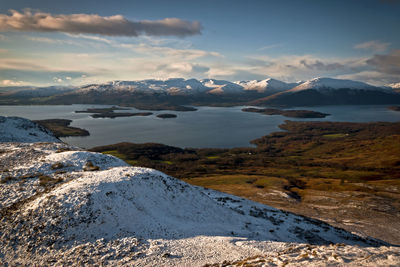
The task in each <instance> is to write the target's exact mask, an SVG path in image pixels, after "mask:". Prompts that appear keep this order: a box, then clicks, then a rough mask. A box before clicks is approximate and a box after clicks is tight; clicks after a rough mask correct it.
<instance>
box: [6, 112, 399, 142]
mask: <svg viewBox="0 0 400 267" xmlns="http://www.w3.org/2000/svg"><path fill="white" fill-rule="evenodd" d="M102 107H111V106H109V105H67V106H0V115H3V116H19V117H25V118H28V119H32V120H40V119H52V118H60V119H71V120H73V122H72V124H71V126H75V127H80V128H84V129H87V130H88V131H89V132H90V136H87V137H66V138H62V140H63V141H65V142H67V143H69V144H72V145H77V146H79V147H83V148H90V147H94V146H100V145H107V144H114V143H118V142H134V143H146V142H155V143H162V144H166V145H172V146H178V147H196V148H200V147H218V148H231V147H246V146H250V144H249V141H250V140H253V139H256V138H259V137H261V136H264V135H266V134H269V133H271V132H275V131H279V130H280V129H279V127H278V125H279V124H282V123H283V122H284V121H285V120H294V121H299V120H302V121H351V122H372V121H391V122H395V121H400V112H396V111H392V110H388V109H387V107H386V106H321V107H312V108H310V107H303V108H299V107H297V108H296V109H307V110H314V111H320V112H324V113H329V114H331V116H328V117H326V118H322V119H321V118H318V119H294V118H287V117H283V116H281V115H261V114H258V113H251V112H242V111H241V109H242V108H243V107H197V108H198V110H197V111H193V112H178V111H155V112H154V111H152V112H153V113H154V115H151V116H146V117H141V116H136V117H120V118H114V119H110V118H97V119H94V118H92V117H90V114H87V113H75V111H76V110H85V109H87V108H102ZM120 112H143V111H141V110H137V109H134V108H132V109H131V110H129V111H126V110H124V111H120ZM161 113H173V114H176V115H177V116H178V117H177V118H172V119H161V118H157V117H156V115H157V114H161Z"/></svg>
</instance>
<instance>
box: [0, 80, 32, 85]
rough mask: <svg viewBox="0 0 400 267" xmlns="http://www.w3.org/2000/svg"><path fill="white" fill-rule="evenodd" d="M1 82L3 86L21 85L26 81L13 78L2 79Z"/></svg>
mask: <svg viewBox="0 0 400 267" xmlns="http://www.w3.org/2000/svg"><path fill="white" fill-rule="evenodd" d="M1 84H2V85H3V86H22V85H26V83H25V82H23V81H14V80H2V81H1Z"/></svg>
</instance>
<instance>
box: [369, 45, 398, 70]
mask: <svg viewBox="0 0 400 267" xmlns="http://www.w3.org/2000/svg"><path fill="white" fill-rule="evenodd" d="M367 64H368V65H370V66H372V67H375V68H376V69H377V70H378V71H379V72H382V73H387V74H393V75H400V49H397V50H392V51H391V52H390V53H389V54H386V55H374V56H373V57H372V58H370V59H368V60H367Z"/></svg>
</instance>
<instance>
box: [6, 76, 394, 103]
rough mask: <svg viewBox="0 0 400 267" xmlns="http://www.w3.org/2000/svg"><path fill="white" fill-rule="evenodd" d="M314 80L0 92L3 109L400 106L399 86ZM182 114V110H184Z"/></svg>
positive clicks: (175, 81)
mask: <svg viewBox="0 0 400 267" xmlns="http://www.w3.org/2000/svg"><path fill="white" fill-rule="evenodd" d="M391 86H392V87H390V86H384V87H376V86H372V85H369V84H367V83H363V82H358V81H352V80H341V79H332V78H315V79H311V80H308V81H305V82H297V83H286V82H282V81H279V80H275V79H271V78H268V79H264V80H251V81H237V82H230V81H226V80H216V79H203V80H197V79H187V80H186V79H183V78H173V79H167V80H154V79H149V80H139V81H111V82H107V83H101V84H90V85H86V86H82V87H77V88H67V87H45V88H20V89H18V90H6V89H5V90H1V91H0V104H2V105H10V104H15V105H17V104H111V105H126V106H134V107H137V108H141V109H158V110H159V109H179V108H177V107H179V106H182V105H206V106H207V105H208V106H233V105H260V106H274V105H280V106H305V105H311V106H313V105H355V104H398V103H400V94H399V93H398V92H397V91H398V90H399V89H398V84H393V85H391ZM180 109H182V108H180Z"/></svg>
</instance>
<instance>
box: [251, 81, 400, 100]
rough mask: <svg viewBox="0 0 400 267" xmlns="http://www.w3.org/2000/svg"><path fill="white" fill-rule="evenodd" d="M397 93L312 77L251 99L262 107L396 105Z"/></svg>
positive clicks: (355, 82)
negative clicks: (290, 87)
mask: <svg viewBox="0 0 400 267" xmlns="http://www.w3.org/2000/svg"><path fill="white" fill-rule="evenodd" d="M398 103H400V94H398V93H396V92H395V91H394V90H392V89H391V88H387V87H376V86H372V85H369V84H367V83H363V82H358V81H352V80H341V79H332V78H314V79H311V80H308V81H305V82H303V83H301V84H299V85H297V86H295V87H293V88H292V89H290V90H286V91H282V92H278V93H276V94H273V95H271V96H267V97H262V98H259V99H257V100H253V101H250V103H249V104H250V105H261V106H269V105H270V106H271V105H272V106H274V105H278V106H318V105H365V104H370V105H377V104H398Z"/></svg>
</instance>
